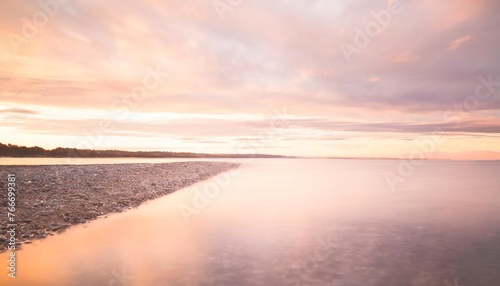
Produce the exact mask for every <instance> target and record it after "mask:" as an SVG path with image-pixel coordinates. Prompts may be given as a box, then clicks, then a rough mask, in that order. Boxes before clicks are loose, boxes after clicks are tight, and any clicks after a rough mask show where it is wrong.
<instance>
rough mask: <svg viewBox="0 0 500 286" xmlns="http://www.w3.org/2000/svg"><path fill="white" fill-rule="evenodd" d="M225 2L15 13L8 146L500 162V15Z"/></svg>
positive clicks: (8, 60)
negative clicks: (418, 156)
mask: <svg viewBox="0 0 500 286" xmlns="http://www.w3.org/2000/svg"><path fill="white" fill-rule="evenodd" d="M234 2H238V1H234ZM220 3H226V1H221V2H218V1H201V0H187V1H181V0H168V1H160V0H146V1H118V0H114V1H94V0H92V1H88V0H64V1H63V0H61V1H59V2H57V1H56V0H42V1H3V2H2V4H0V35H1V39H2V40H1V41H0V83H1V85H0V122H1V124H0V134H1V139H0V142H1V143H5V144H7V143H10V144H17V145H25V146H35V145H37V146H40V147H43V148H50V149H51V148H56V147H69V148H86V149H121V150H146V151H148V150H158V151H179V152H181V151H182V152H199V153H264V154H279V155H292V156H332V157H333V156H340V157H393V158H405V157H408V156H409V154H411V153H412V152H414V151H416V150H420V151H421V152H423V154H424V155H425V157H429V158H438V159H467V160H473V159H481V160H491V159H500V144H499V142H500V134H499V133H500V30H499V29H498V27H500V17H498V15H497V14H498V11H499V9H500V2H498V1H493V0H478V1H465V0H458V1H398V0H395V1H369V0H357V1H347V0H343V1H320V0H317V1H314V0H313V1H311V0H298V1H284V0H278V1H260V0H259V1H249V0H243V1H240V2H239V3H238V4H234V5H232V6H231V5H230V6H227V5H229V4H227V5H226V6H224V5H223V6H220ZM374 23H375V24H374ZM377 26H378V27H380V29H376V31H375V32H374V27H375V28H376V27H377ZM361 42H362V44H361V45H360V43H361ZM436 137H439V140H435V138H436ZM433 138H434V139H433ZM431 141H432V147H430V149H429V148H427V149H425V148H424V147H422V145H423V144H425V143H423V142H427V143H428V142H431ZM422 150H423V151H422Z"/></svg>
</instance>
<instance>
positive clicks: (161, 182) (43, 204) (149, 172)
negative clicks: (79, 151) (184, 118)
mask: <svg viewBox="0 0 500 286" xmlns="http://www.w3.org/2000/svg"><path fill="white" fill-rule="evenodd" d="M238 165H239V164H234V163H223V162H177V163H162V164H146V163H145V164H112V165H110V164H101V165H44V166H0V190H2V194H1V201H0V252H4V251H5V250H7V238H8V236H7V230H8V227H7V224H8V223H9V222H8V217H7V216H8V214H7V207H8V197H7V178H8V174H15V175H16V193H17V197H16V210H15V223H17V227H16V244H17V245H18V247H16V248H19V246H20V245H21V244H22V243H30V241H32V240H37V239H42V238H44V237H46V236H48V235H53V234H54V233H57V232H61V231H64V230H65V229H66V228H68V227H70V226H71V225H74V224H81V223H85V222H87V221H90V220H93V219H96V218H99V217H103V216H105V215H106V214H109V213H116V212H122V211H125V210H127V209H130V208H134V207H137V206H139V205H140V204H142V203H143V202H145V201H148V200H151V199H155V198H158V197H161V196H164V195H166V194H169V193H171V192H174V191H176V190H178V189H182V188H185V187H187V186H189V185H192V184H194V183H196V182H199V181H203V180H206V179H208V178H210V177H212V176H214V175H217V174H219V173H221V172H225V171H229V170H230V169H233V168H237V167H238Z"/></svg>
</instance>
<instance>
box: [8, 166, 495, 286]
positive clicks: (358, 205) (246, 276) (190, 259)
mask: <svg viewBox="0 0 500 286" xmlns="http://www.w3.org/2000/svg"><path fill="white" fill-rule="evenodd" d="M126 160H129V162H131V161H130V159H126ZM142 161H144V159H142ZM142 161H141V162H142ZM226 161H238V160H226ZM93 162H96V163H102V162H103V161H102V159H100V161H99V160H97V161H96V160H94V161H93ZM107 162H110V161H107ZM155 162H157V161H155ZM240 162H243V165H242V167H241V168H240V169H239V171H238V172H236V173H231V174H221V175H220V176H218V177H215V178H213V179H210V180H208V181H205V182H201V183H198V184H196V185H193V186H192V187H189V188H186V189H183V190H180V191H177V192H175V193H173V194H171V195H168V196H166V197H163V198H160V199H158V200H154V201H151V202H149V203H146V204H144V205H142V206H141V207H139V208H138V209H134V210H131V211H128V212H126V213H120V214H113V215H110V216H108V217H107V218H103V219H99V220H96V221H93V222H91V223H88V224H85V225H83V226H76V227H73V228H71V229H70V230H68V231H66V232H64V233H62V234H60V235H56V236H52V237H49V238H48V239H45V240H42V241H40V242H35V243H33V244H30V245H25V246H24V248H23V249H22V250H21V251H19V252H18V261H19V264H18V278H17V279H15V280H13V279H9V280H7V277H6V276H5V275H3V276H2V277H0V281H6V280H7V281H8V282H9V284H7V285H51V286H53V285H121V286H124V285H140V286H144V285H155V286H156V285H360V286H361V285H362V286H367V285H398V286H400V285H426V286H427V285H431V286H432V285H442V286H451V285H463V286H469V285H491V286H494V285H500V271H498V269H500V178H499V174H500V162H438V161H429V162H424V164H423V165H421V166H420V167H418V168H417V169H416V171H415V172H414V174H413V175H411V176H410V177H408V178H407V179H406V181H405V182H403V183H401V184H399V185H398V186H397V188H396V190H395V192H391V189H390V188H389V187H388V185H387V183H386V181H385V179H384V175H383V174H384V172H386V171H392V172H395V171H396V170H397V167H398V164H399V162H398V161H375V160H374V161H368V160H283V159H271V160H269V159H259V160H240ZM31 163H32V164H35V163H36V162H34V161H32V162H31ZM46 163H48V162H45V164H46ZM0 164H2V162H0ZM203 192H205V193H206V194H207V195H208V197H202V196H201V195H200V193H203ZM6 255H7V254H6V253H3V254H1V255H0V260H2V261H5V260H6V258H7V257H6ZM455 280H456V281H457V282H458V283H457V284H455ZM3 284H4V283H2V285H3Z"/></svg>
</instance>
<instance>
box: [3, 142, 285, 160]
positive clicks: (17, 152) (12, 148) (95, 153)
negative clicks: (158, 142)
mask: <svg viewBox="0 0 500 286" xmlns="http://www.w3.org/2000/svg"><path fill="white" fill-rule="evenodd" d="M0 157H54V158H64V157H82V158H111V157H140V158H251V157H253V158H256V157H257V158H283V157H285V156H277V155H266V154H203V153H188V152H164V151H151V152H146V151H120V150H88V149H76V148H61V147H59V148H55V149H52V150H46V149H43V148H41V147H38V146H34V147H26V146H17V145H12V144H7V145H5V144H2V143H0Z"/></svg>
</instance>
